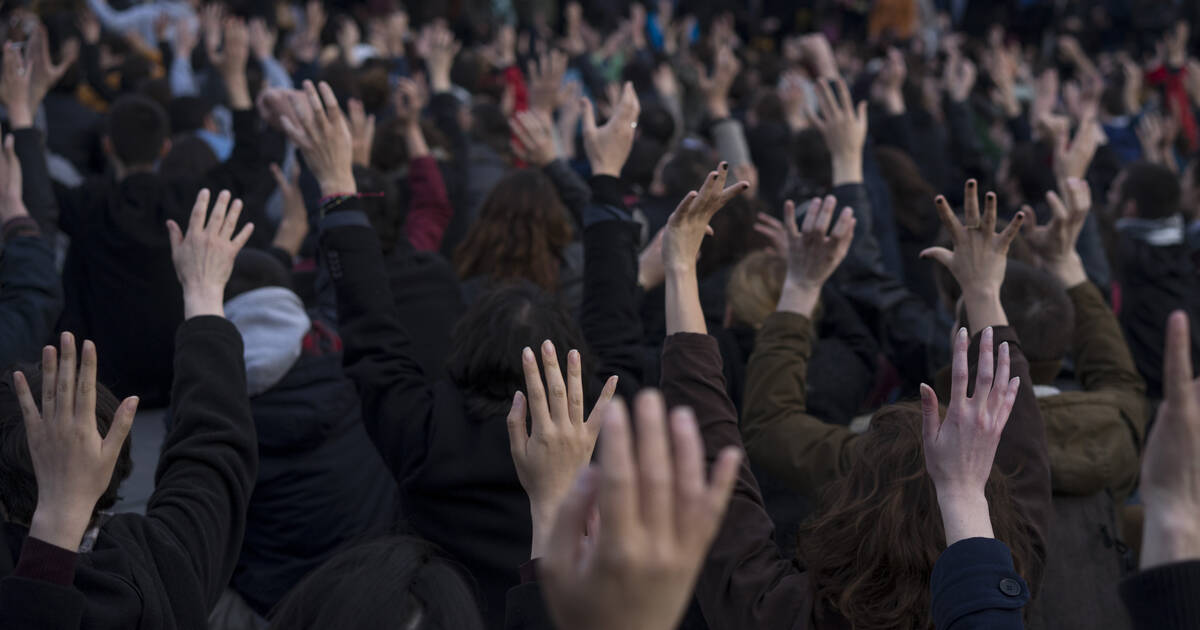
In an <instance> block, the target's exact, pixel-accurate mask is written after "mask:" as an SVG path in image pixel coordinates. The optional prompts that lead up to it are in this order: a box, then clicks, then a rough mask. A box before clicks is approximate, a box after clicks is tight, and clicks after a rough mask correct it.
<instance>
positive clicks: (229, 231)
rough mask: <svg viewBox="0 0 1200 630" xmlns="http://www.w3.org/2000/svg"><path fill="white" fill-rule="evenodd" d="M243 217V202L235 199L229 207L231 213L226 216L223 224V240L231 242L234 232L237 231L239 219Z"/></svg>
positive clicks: (221, 232)
mask: <svg viewBox="0 0 1200 630" xmlns="http://www.w3.org/2000/svg"><path fill="white" fill-rule="evenodd" d="M241 216H242V200H241V199H234V200H233V203H232V204H230V206H229V213H228V214H226V215H225V222H224V223H222V224H221V231H220V232H219V234H220V235H221V240H225V241H227V240H229V239H230V237H232V236H233V231H234V230H235V229H237V224H238V219H240V218H241Z"/></svg>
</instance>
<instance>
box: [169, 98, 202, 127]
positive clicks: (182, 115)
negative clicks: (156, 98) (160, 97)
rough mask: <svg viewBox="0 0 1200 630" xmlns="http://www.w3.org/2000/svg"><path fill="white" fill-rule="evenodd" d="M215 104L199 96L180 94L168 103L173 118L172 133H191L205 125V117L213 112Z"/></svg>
mask: <svg viewBox="0 0 1200 630" xmlns="http://www.w3.org/2000/svg"><path fill="white" fill-rule="evenodd" d="M212 109H213V105H212V103H211V102H209V101H208V100H207V99H203V98H200V97H199V96H179V97H176V98H173V99H171V102H170V103H168V104H167V112H168V113H169V114H170V118H171V133H172V134H176V135H177V134H181V133H190V132H193V131H196V130H197V129H199V128H201V127H203V126H204V119H205V117H207V116H208V115H209V113H210V112H212Z"/></svg>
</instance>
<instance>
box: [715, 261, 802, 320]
mask: <svg viewBox="0 0 1200 630" xmlns="http://www.w3.org/2000/svg"><path fill="white" fill-rule="evenodd" d="M785 276H787V262H786V261H784V259H783V257H781V256H780V255H778V254H776V253H774V252H769V251H765V250H763V251H757V252H752V253H751V254H750V255H748V256H746V257H745V258H743V259H742V261H741V262H739V263H738V264H737V265H735V266H734V267H733V273H731V274H730V275H729V283H728V284H727V285H726V287H725V300H726V302H728V304H729V307H730V308H731V309H732V311H733V321H734V323H735V324H741V325H743V326H749V327H751V328H761V327H762V325H763V323H765V322H766V321H767V317H770V315H771V313H774V312H775V308H776V306H777V305H778V304H779V294H780V292H781V291H782V290H783V280H784V277H785Z"/></svg>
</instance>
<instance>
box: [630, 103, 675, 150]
mask: <svg viewBox="0 0 1200 630" xmlns="http://www.w3.org/2000/svg"><path fill="white" fill-rule="evenodd" d="M637 128H638V136H639V137H641V138H644V139H650V140H654V141H655V142H657V143H658V144H661V145H663V146H664V147H666V146H668V145H670V144H671V139H672V138H674V137H675V117H674V116H672V115H671V112H670V111H668V110H667V108H666V107H664V106H662V105H661V104H659V103H656V102H653V101H651V102H650V103H647V104H646V105H643V106H642V111H641V113H640V114H638V125H637Z"/></svg>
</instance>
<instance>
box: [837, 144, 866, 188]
mask: <svg viewBox="0 0 1200 630" xmlns="http://www.w3.org/2000/svg"><path fill="white" fill-rule="evenodd" d="M862 181H863V170H862V151H861V149H860V150H859V151H855V152H854V153H852V154H843V155H835V156H833V185H834V186H840V185H841V184H861V183H862Z"/></svg>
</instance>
